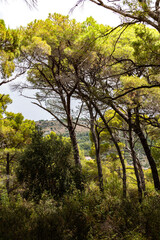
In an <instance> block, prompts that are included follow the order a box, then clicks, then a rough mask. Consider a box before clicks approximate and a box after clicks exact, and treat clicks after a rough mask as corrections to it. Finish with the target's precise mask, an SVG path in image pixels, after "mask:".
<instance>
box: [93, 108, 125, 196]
mask: <svg viewBox="0 0 160 240" xmlns="http://www.w3.org/2000/svg"><path fill="white" fill-rule="evenodd" d="M94 107H95V109H96V111H97V112H98V113H99V115H100V117H101V119H102V121H103V122H104V125H105V127H106V128H107V130H108V132H109V133H110V136H111V139H112V141H113V143H114V145H115V147H116V150H117V153H118V156H119V159H120V162H121V165H122V171H123V178H122V181H123V197H124V198H126V194H127V184H126V167H125V163H124V159H123V156H122V154H121V150H120V147H119V145H118V142H117V140H116V138H115V137H114V135H113V133H112V130H111V128H110V127H109V125H108V123H107V121H106V119H105V117H104V115H103V114H102V113H101V111H100V110H99V108H98V107H97V106H96V104H94Z"/></svg>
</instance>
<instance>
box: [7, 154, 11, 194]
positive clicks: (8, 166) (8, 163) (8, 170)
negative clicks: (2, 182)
mask: <svg viewBox="0 0 160 240" xmlns="http://www.w3.org/2000/svg"><path fill="white" fill-rule="evenodd" d="M6 175H7V181H6V189H7V193H8V194H9V187H10V186H9V185H10V182H9V175H10V159H9V153H7V157H6Z"/></svg>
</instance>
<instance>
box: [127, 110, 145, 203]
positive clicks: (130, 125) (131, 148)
mask: <svg viewBox="0 0 160 240" xmlns="http://www.w3.org/2000/svg"><path fill="white" fill-rule="evenodd" d="M128 126H129V129H128V132H129V145H130V150H131V156H132V160H133V166H134V172H135V176H136V179H137V187H138V193H139V202H140V203H141V202H142V184H141V178H140V174H139V171H138V166H137V158H136V153H135V151H134V146H133V137H132V122H131V111H130V110H128Z"/></svg>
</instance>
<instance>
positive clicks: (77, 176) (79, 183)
mask: <svg viewBox="0 0 160 240" xmlns="http://www.w3.org/2000/svg"><path fill="white" fill-rule="evenodd" d="M68 131H69V135H70V139H71V143H72V147H73V155H74V161H75V171H76V172H75V182H76V187H77V189H79V190H80V191H83V190H84V186H83V180H82V171H81V170H82V166H81V161H80V156H79V149H78V143H77V138H76V132H75V127H74V125H73V123H72V119H71V118H70V117H69V116H68Z"/></svg>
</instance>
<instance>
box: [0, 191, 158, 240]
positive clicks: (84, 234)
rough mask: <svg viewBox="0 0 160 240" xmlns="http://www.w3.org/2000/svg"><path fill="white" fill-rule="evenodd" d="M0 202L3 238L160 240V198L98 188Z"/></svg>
mask: <svg viewBox="0 0 160 240" xmlns="http://www.w3.org/2000/svg"><path fill="white" fill-rule="evenodd" d="M4 195H5V194H4V193H3V194H2V196H3V197H1V202H0V229H1V230H0V239H1V240H22V239H23V240H37V239H38V240H44V239H45V240H52V239H53V240H99V239H101V240H106V239H108V240H110V239H117V240H122V239H123V240H124V239H126V240H152V239H154V240H159V239H160V235H159V229H160V208H159V204H160V197H159V195H157V194H153V193H152V194H150V195H149V196H148V197H146V198H145V199H144V201H143V203H142V204H141V205H140V203H139V202H138V201H135V199H134V198H128V199H126V200H124V199H120V198H119V197H118V196H111V195H109V194H108V193H104V194H101V193H99V192H98V191H89V192H88V193H87V192H86V193H83V194H81V193H79V192H77V191H76V192H74V194H72V196H69V195H65V196H64V197H63V199H61V200H59V201H58V200H57V201H56V200H53V199H52V198H51V197H49V196H48V195H47V194H45V193H44V194H43V196H42V199H41V200H40V202H39V203H38V204H37V203H33V202H27V201H24V200H22V199H21V198H20V197H19V198H13V196H12V197H10V199H7V198H6V197H4Z"/></svg>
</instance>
